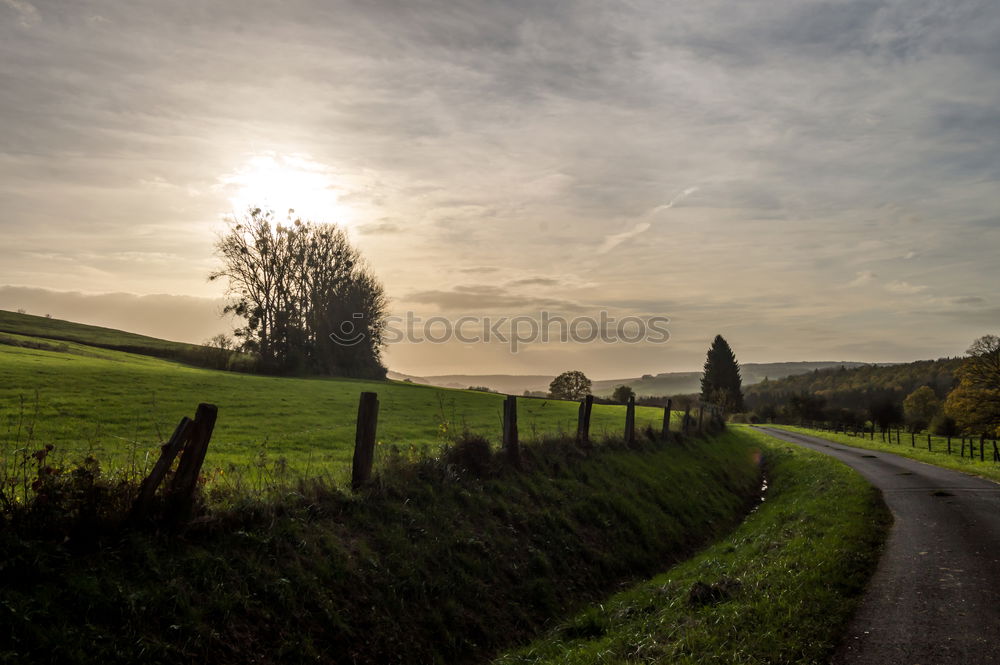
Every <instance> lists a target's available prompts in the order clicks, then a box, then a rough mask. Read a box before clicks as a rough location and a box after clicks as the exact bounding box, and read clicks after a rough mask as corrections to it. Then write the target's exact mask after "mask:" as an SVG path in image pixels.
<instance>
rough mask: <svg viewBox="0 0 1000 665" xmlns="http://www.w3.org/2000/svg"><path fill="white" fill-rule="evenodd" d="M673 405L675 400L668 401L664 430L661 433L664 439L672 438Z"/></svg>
mask: <svg viewBox="0 0 1000 665" xmlns="http://www.w3.org/2000/svg"><path fill="white" fill-rule="evenodd" d="M671 404H673V400H670V399H668V400H667V406H666V407H665V408H664V409H663V428H662V429H661V433H662V434H663V438H664V439H669V438H670V405H671Z"/></svg>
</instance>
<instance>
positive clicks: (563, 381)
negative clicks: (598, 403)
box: [549, 370, 590, 399]
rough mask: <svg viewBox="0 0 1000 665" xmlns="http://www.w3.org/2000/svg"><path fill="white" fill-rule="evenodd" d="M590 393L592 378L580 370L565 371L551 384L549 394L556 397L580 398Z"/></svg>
mask: <svg viewBox="0 0 1000 665" xmlns="http://www.w3.org/2000/svg"><path fill="white" fill-rule="evenodd" d="M589 394H590V379H588V378H587V375H586V374H584V373H583V372H581V371H579V370H572V371H569V372H563V373H562V374H560V375H559V376H557V377H556V378H554V379H552V383H550V384H549V395H550V396H552V397H554V398H555V399H580V398H581V397H585V396H587V395H589Z"/></svg>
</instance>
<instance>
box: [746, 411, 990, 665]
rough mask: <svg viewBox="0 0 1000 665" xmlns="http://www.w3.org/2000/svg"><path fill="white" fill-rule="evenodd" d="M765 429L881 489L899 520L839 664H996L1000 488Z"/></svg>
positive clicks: (835, 659) (891, 457)
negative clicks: (841, 464) (839, 463)
mask: <svg viewBox="0 0 1000 665" xmlns="http://www.w3.org/2000/svg"><path fill="white" fill-rule="evenodd" d="M759 429H761V430H763V431H765V432H767V433H768V434H771V435H772V436H774V437H777V438H779V439H782V440H785V441H790V442H793V443H797V444H799V445H801V446H804V447H806V448H812V449H813V450H816V451H819V452H821V453H825V454H827V455H830V456H831V457H835V458H837V459H839V460H841V461H842V462H844V463H846V464H848V465H849V466H851V467H853V468H854V469H856V470H857V471H858V472H859V473H861V475H863V476H864V477H865V478H867V479H868V481H869V482H871V483H872V484H873V485H875V486H876V487H878V488H879V489H881V490H882V494H883V496H884V497H885V502H886V504H887V505H888V506H889V509H890V510H891V511H892V515H893V517H894V518H895V522H894V524H893V526H892V529H891V531H890V533H889V539H888V541H887V543H886V548H885V552H884V553H883V555H882V558H881V559H880V561H879V564H878V568H877V570H876V571H875V574H874V576H873V577H872V580H871V583H870V585H869V587H868V590H867V592H866V594H865V596H864V598H863V600H862V602H861V607H860V608H859V610H858V612H857V614H856V615H855V616H854V619H853V620H852V622H851V625H850V627H849V628H848V632H847V634H846V636H845V637H844V640H843V642H841V644H840V647H839V648H838V649H837V652H836V653H835V655H834V657H833V660H832V662H833V663H836V664H844V665H847V664H852V665H853V664H856V663H878V664H879V665H895V664H897V663H901V664H906V665H948V664H950V663H962V664H963V665H987V664H989V663H998V664H1000V485H998V484H996V483H993V482H990V481H988V480H983V479H981V478H976V477H974V476H969V475H966V474H963V473H959V472H957V471H950V470H948V469H942V468H939V467H936V466H931V465H929V464H923V463H921V462H917V461H915V460H911V459H907V458H905V457H899V456H897V455H892V454H889V453H883V452H879V451H868V450H863V449H860V448H852V447H850V446H844V445H840V444H837V443H833V442H830V441H826V440H824V439H818V438H815V437H811V436H805V435H802V434H797V433H792V432H785V431H782V430H778V429H773V428H769V427H761V428H759Z"/></svg>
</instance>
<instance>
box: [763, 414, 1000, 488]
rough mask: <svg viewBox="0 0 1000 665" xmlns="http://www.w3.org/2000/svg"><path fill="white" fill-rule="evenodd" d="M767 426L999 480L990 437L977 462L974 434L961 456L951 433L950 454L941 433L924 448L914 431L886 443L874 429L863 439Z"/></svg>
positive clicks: (924, 437)
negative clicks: (870, 434)
mask: <svg viewBox="0 0 1000 665" xmlns="http://www.w3.org/2000/svg"><path fill="white" fill-rule="evenodd" d="M769 427H777V428H780V429H786V430H788V431H789V432H799V433H801V434H808V435H810V436H816V437H819V438H821V439H827V440H828V441H835V442H837V443H843V444H845V445H848V446H854V447H855V448H864V449H865V450H879V451H882V452H886V453H895V454H897V455H901V456H903V457H909V458H912V459H915V460H918V461H921V462H925V463H926V464H935V465H937V466H941V467H944V468H946V469H954V470H955V471H961V472H963V473H969V474H972V475H974V476H980V477H982V478H987V479H989V480H993V481H996V482H1000V464H997V463H996V462H994V461H993V442H992V441H990V440H987V441H986V445H985V446H984V448H983V458H984V460H985V461H982V462H980V461H979V439H978V437H977V438H976V439H975V441H974V455H972V456H970V454H969V438H968V437H966V439H965V441H966V444H965V454H964V456H962V455H960V454H959V453H960V451H961V445H962V444H961V440H960V438H959V437H952V439H951V454H948V439H947V438H945V437H943V436H932V437H931V447H930V450H928V449H927V435H926V434H917V435H916V436H915V437H914V439H913V440H911V439H910V435H909V433H907V432H901V433H900V435H899V436H900V442H899V443H896V438H895V432H893V438H892V441H893V442H892V443H889V442H888V441H883V440H882V435H881V434H879V433H877V432H876V434H875V438H874V439H866V438H863V437H859V436H850V435H848V434H839V433H834V432H827V431H825V430H818V429H809V428H806V427H795V426H793V425H769Z"/></svg>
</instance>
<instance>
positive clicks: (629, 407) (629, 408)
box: [625, 395, 635, 444]
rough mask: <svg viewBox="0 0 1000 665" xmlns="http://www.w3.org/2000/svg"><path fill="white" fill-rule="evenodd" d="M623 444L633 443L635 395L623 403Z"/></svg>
mask: <svg viewBox="0 0 1000 665" xmlns="http://www.w3.org/2000/svg"><path fill="white" fill-rule="evenodd" d="M625 443H629V444H631V443H635V395H629V398H628V402H626V403H625Z"/></svg>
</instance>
